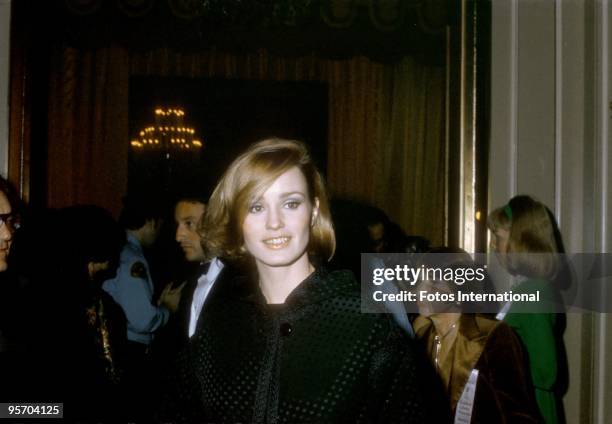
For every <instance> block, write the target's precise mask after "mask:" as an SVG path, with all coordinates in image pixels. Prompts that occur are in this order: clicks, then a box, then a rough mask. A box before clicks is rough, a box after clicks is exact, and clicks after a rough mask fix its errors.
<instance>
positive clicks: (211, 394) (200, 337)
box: [161, 269, 439, 423]
mask: <svg viewBox="0 0 612 424" xmlns="http://www.w3.org/2000/svg"><path fill="white" fill-rule="evenodd" d="M226 288H227V289H228V290H223V293H219V294H218V296H215V298H214V300H213V299H211V302H210V303H208V304H207V306H206V308H205V309H204V312H203V316H202V317H201V325H200V327H199V328H198V333H197V334H196V335H195V336H194V338H193V339H192V341H191V343H190V345H189V347H188V349H187V350H186V351H185V352H184V356H183V357H182V358H181V364H180V367H179V371H178V372H177V375H176V379H177V380H176V381H175V382H174V391H173V392H172V393H171V394H170V395H169V396H168V397H167V399H166V401H165V403H164V406H163V408H162V409H163V412H162V414H161V418H162V419H163V420H164V421H171V422H175V421H188V422H215V423H234V422H242V423H345V422H363V423H375V422H379V423H412V422H418V423H421V422H430V421H433V420H434V419H435V418H434V417H432V415H431V409H430V408H429V405H430V404H431V403H430V402H428V401H427V400H426V399H425V396H428V395H429V394H428V389H427V387H426V386H427V382H426V381H423V376H422V371H423V370H424V369H423V368H422V367H427V365H425V364H424V362H421V359H420V358H419V359H417V356H416V353H415V351H414V349H413V346H412V341H411V340H409V339H407V338H406V336H405V335H404V333H403V332H402V331H401V330H400V329H399V327H397V326H396V325H395V323H394V322H393V320H391V319H390V318H389V317H388V316H387V315H381V314H366V313H361V312H360V293H359V285H358V284H357V282H355V280H354V278H353V276H352V274H350V273H347V272H333V273H327V272H326V271H325V270H322V269H319V270H317V271H316V272H314V273H313V274H312V275H311V276H310V277H309V278H307V279H306V280H305V281H303V282H302V283H301V284H300V285H299V286H298V287H297V288H296V289H295V290H294V291H293V292H292V293H291V295H290V296H289V297H288V298H287V300H286V302H285V303H284V304H283V305H267V304H266V303H265V300H264V298H263V296H262V295H261V292H260V290H259V288H258V287H257V286H256V285H254V284H252V283H249V282H248V281H247V280H235V281H234V282H233V284H232V285H231V286H230V285H227V286H226ZM438 405H439V404H438Z"/></svg>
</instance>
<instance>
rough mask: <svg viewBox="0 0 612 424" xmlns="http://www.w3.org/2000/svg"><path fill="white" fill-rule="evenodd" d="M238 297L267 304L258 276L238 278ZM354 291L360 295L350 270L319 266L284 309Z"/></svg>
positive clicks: (298, 288)
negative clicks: (329, 268)
mask: <svg viewBox="0 0 612 424" xmlns="http://www.w3.org/2000/svg"><path fill="white" fill-rule="evenodd" d="M236 289H237V290H238V293H239V294H238V299H239V300H241V301H244V302H250V303H256V304H259V305H266V300H265V298H264V296H263V294H262V293H261V289H260V288H259V285H258V283H257V279H256V277H255V278H253V277H251V278H249V277H242V278H240V279H237V286H236ZM351 293H353V294H354V295H355V296H357V297H358V296H359V286H358V284H357V282H356V281H355V278H354V277H353V274H352V273H351V272H349V271H333V272H329V271H328V270H327V269H326V268H325V267H322V266H320V267H318V268H316V269H315V271H314V272H313V273H312V274H310V275H309V276H308V277H306V279H304V281H302V282H301V283H300V284H298V286H297V287H296V288H295V289H294V290H293V291H292V292H291V293H290V294H289V296H288V297H287V300H285V303H284V307H283V309H284V310H289V311H295V310H297V309H301V308H303V307H304V306H308V305H312V304H317V303H321V302H322V301H324V300H328V299H330V298H334V297H338V296H347V295H350V294H351Z"/></svg>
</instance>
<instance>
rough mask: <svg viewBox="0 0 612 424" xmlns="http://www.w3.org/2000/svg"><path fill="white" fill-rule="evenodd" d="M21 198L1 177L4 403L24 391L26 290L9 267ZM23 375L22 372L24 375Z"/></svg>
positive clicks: (0, 371) (0, 387)
mask: <svg viewBox="0 0 612 424" xmlns="http://www.w3.org/2000/svg"><path fill="white" fill-rule="evenodd" d="M17 205H18V197H17V195H16V194H15V191H14V190H13V188H12V187H11V185H10V184H9V183H8V181H6V180H5V179H4V178H2V177H0V376H1V377H0V379H1V381H2V383H0V402H2V401H4V400H6V399H7V397H8V396H10V395H13V396H14V395H17V394H19V393H21V389H22V388H23V386H24V385H23V374H21V371H20V370H21V369H23V368H24V367H22V366H21V365H20V364H22V359H21V358H22V355H23V351H24V341H23V338H24V333H23V331H22V328H21V320H20V319H19V317H20V314H22V313H23V312H22V309H21V305H22V300H23V293H22V290H20V288H19V285H18V284H17V279H16V278H15V277H14V275H13V273H9V272H7V271H8V269H9V262H10V261H9V253H10V252H11V246H12V244H13V236H14V234H15V230H16V229H17V228H18V227H19V220H18V218H17V217H18V214H17V211H16V208H17ZM20 374H21V375H20Z"/></svg>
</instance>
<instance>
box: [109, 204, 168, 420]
mask: <svg viewBox="0 0 612 424" xmlns="http://www.w3.org/2000/svg"><path fill="white" fill-rule="evenodd" d="M161 216H162V213H161V208H158V207H157V205H156V204H155V203H154V202H153V199H148V198H142V197H140V196H137V197H126V198H125V199H124V205H123V210H122V212H121V215H120V216H119V223H120V224H122V226H123V228H125V230H126V236H127V242H126V244H125V246H124V247H123V250H122V251H121V256H120V259H119V267H118V268H117V274H116V276H115V277H114V278H112V279H109V280H106V281H105V282H104V284H103V286H102V288H103V289H104V290H105V291H106V292H107V293H108V294H110V295H111V296H112V298H113V299H114V300H115V302H117V303H118V304H119V305H120V306H121V308H122V309H123V312H124V313H125V317H126V320H127V335H126V336H127V347H126V358H125V359H124V363H125V368H126V370H125V374H126V375H125V378H124V381H125V387H124V389H125V391H126V399H127V398H129V399H130V401H129V402H128V411H126V412H127V413H128V414H129V415H130V416H131V417H133V418H144V415H143V414H146V411H147V406H146V404H147V402H148V399H150V396H151V394H150V393H149V389H150V387H152V385H151V378H152V377H151V376H152V374H153V372H152V371H153V370H152V361H151V357H150V355H149V346H150V344H151V342H152V341H153V338H154V335H155V332H156V331H157V330H159V329H160V328H161V327H163V326H164V325H165V324H166V323H167V322H168V319H169V317H170V310H169V309H168V307H166V306H164V301H163V299H161V301H160V305H159V306H158V305H157V304H155V303H154V302H153V290H154V286H153V281H152V280H151V273H150V269H149V264H148V262H147V259H146V258H145V255H144V250H143V249H145V248H149V247H151V246H152V245H153V244H154V243H155V240H156V239H157V237H158V235H159V232H160V227H161V223H162V219H161Z"/></svg>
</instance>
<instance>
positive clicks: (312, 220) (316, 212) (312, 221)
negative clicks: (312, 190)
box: [310, 197, 319, 227]
mask: <svg viewBox="0 0 612 424" xmlns="http://www.w3.org/2000/svg"><path fill="white" fill-rule="evenodd" d="M318 216H319V198H318V197H315V199H314V205H313V206H312V213H311V214H310V226H311V227H314V224H315V222H317V218H318Z"/></svg>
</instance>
